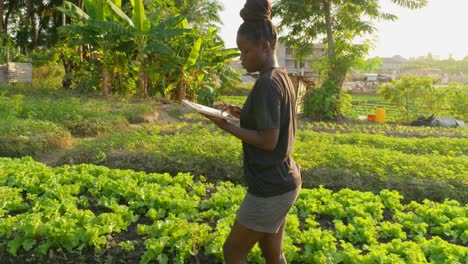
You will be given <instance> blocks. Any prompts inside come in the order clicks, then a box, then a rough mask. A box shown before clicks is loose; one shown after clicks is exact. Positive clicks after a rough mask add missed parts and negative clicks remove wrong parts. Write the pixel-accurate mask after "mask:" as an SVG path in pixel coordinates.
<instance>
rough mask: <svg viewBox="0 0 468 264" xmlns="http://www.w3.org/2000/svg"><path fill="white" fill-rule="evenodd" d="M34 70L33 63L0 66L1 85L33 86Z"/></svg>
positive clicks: (12, 63) (13, 63) (10, 63)
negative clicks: (24, 84)
mask: <svg viewBox="0 0 468 264" xmlns="http://www.w3.org/2000/svg"><path fill="white" fill-rule="evenodd" d="M32 69H33V68H32V64H31V63H20V62H9V63H7V64H5V65H0V84H4V83H7V84H8V85H10V84H12V83H30V84H32V77H33V74H32Z"/></svg>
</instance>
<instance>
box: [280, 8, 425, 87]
mask: <svg viewBox="0 0 468 264" xmlns="http://www.w3.org/2000/svg"><path fill="white" fill-rule="evenodd" d="M391 1H392V2H393V3H395V4H397V5H400V6H403V7H407V8H410V9H416V8H421V7H423V6H425V5H426V3H427V0H391ZM273 15H274V16H276V17H280V19H281V21H280V23H279V25H278V28H279V30H280V32H283V34H282V35H283V37H281V40H282V41H283V42H285V43H286V44H287V45H289V46H292V47H294V48H297V49H299V50H304V49H305V48H307V47H310V46H311V44H312V43H314V42H317V41H320V42H322V43H323V44H324V45H325V47H326V50H327V55H326V57H325V58H323V60H322V62H323V63H319V64H318V65H320V66H321V67H320V68H319V70H320V71H321V72H322V74H324V75H326V76H327V79H328V80H331V81H333V82H334V83H335V84H336V85H337V86H338V87H341V85H342V84H343V81H344V77H345V75H346V73H347V71H348V70H349V69H350V68H351V67H352V66H353V65H354V64H355V63H356V62H358V61H362V60H363V58H364V57H365V56H366V55H367V53H368V51H369V49H370V47H371V43H372V42H371V41H370V40H369V39H365V40H364V41H363V42H361V43H356V40H357V38H362V37H364V38H365V37H367V36H372V35H373V34H374V33H375V31H376V29H375V27H374V24H373V22H374V21H376V20H391V21H394V20H396V19H397V16H396V15H394V14H389V13H385V12H384V11H383V10H381V7H380V4H379V0H358V1H356V0H333V1H332V0H316V1H310V0H277V1H275V3H274V6H273ZM303 54H306V53H303Z"/></svg>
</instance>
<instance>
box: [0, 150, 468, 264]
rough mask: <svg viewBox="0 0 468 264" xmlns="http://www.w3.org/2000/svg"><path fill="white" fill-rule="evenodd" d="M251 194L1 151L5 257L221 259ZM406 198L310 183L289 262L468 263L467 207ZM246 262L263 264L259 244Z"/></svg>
mask: <svg viewBox="0 0 468 264" xmlns="http://www.w3.org/2000/svg"><path fill="white" fill-rule="evenodd" d="M25 175H27V177H25ZM245 193H246V190H245V188H243V187H242V186H239V185H234V184H232V183H230V182H219V183H217V184H211V183H207V182H205V181H204V180H203V179H201V180H200V181H195V180H193V176H191V175H190V174H185V173H178V174H174V175H170V174H167V173H164V174H159V173H149V174H147V173H143V172H135V171H131V170H112V169H108V168H105V167H100V166H94V165H88V164H82V165H75V166H68V165H67V166H63V167H55V168H52V167H48V166H45V165H43V164H41V163H37V162H35V161H33V160H32V159H31V158H23V159H9V158H0V194H2V195H0V246H2V247H3V248H5V250H4V251H2V252H0V257H2V259H10V258H15V259H22V258H24V257H25V256H27V257H28V258H29V259H30V260H33V261H37V262H43V261H44V260H45V259H47V261H52V262H54V261H59V260H60V259H62V258H63V257H67V259H72V258H69V256H73V255H75V256H76V254H78V256H81V258H83V259H85V261H88V260H89V261H91V260H92V261H103V260H104V257H103V256H104V255H105V254H103V253H101V252H118V253H122V254H121V255H122V256H123V257H125V255H127V254H133V255H132V256H133V257H134V258H133V259H132V260H133V261H135V257H136V258H139V260H140V263H150V262H158V263H191V262H192V261H194V259H204V260H207V262H206V263H218V262H221V261H222V246H223V243H224V241H225V239H226V238H227V236H228V234H229V231H230V229H231V226H232V223H233V222H234V218H235V212H236V210H237V209H238V207H239V205H240V203H241V201H242V199H243V197H244V195H245ZM401 198H402V197H401V195H400V194H399V193H398V192H396V191H389V190H383V191H382V192H380V193H379V194H373V193H370V192H359V191H354V190H350V189H346V188H345V189H342V190H340V191H337V192H333V191H331V190H329V189H325V188H323V187H318V188H314V189H306V188H304V189H302V190H301V192H300V194H299V197H298V199H297V201H296V203H295V205H294V207H293V208H292V210H291V212H290V214H289V215H288V222H287V223H288V224H287V225H286V237H285V241H284V242H285V243H284V249H285V255H286V257H287V259H288V262H291V263H376V262H383V263H413V262H414V263H426V262H427V260H429V261H431V262H434V263H447V262H446V261H447V260H449V262H450V263H463V261H464V260H466V258H467V256H468V250H467V248H466V247H465V246H464V245H465V244H466V238H467V237H466V229H467V226H466V223H467V221H466V219H467V216H468V207H467V206H466V205H463V204H461V203H460V202H457V201H454V200H449V199H447V200H445V201H444V202H442V203H436V202H433V201H429V200H426V201H423V202H422V203H417V202H411V203H407V204H403V203H401V202H400V200H401ZM130 229H132V230H135V229H136V232H134V233H132V236H133V240H127V239H128V238H127V237H128V231H129V230H130ZM116 241H121V242H120V243H116ZM143 245H144V246H143ZM92 250H94V251H95V254H94V255H93V254H92V253H91V254H90V253H84V252H92ZM104 250H106V251H104ZM53 252H60V253H61V254H58V255H56V254H54V253H53ZM208 260H211V261H208ZM247 260H248V261H249V263H263V261H264V260H263V258H262V256H261V253H260V250H259V248H258V247H257V246H256V247H255V248H254V249H253V250H252V252H251V253H250V254H249V256H248V259H247Z"/></svg>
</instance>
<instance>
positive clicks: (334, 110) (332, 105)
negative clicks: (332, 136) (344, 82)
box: [304, 80, 351, 120]
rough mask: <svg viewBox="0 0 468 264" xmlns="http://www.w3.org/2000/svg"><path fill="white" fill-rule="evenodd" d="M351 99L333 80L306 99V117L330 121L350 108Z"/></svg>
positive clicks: (312, 91)
mask: <svg viewBox="0 0 468 264" xmlns="http://www.w3.org/2000/svg"><path fill="white" fill-rule="evenodd" d="M350 101H351V97H350V96H349V95H348V94H346V93H344V92H341V89H340V88H339V87H338V86H336V85H335V83H334V82H333V81H331V80H327V81H325V82H324V83H323V84H322V86H320V87H319V88H318V89H313V90H311V92H310V93H309V94H308V95H307V96H306V98H305V99H304V115H305V116H308V117H312V118H313V119H316V120H330V119H333V118H336V117H337V116H338V115H339V114H340V113H342V112H343V111H345V109H346V108H347V107H349V106H350Z"/></svg>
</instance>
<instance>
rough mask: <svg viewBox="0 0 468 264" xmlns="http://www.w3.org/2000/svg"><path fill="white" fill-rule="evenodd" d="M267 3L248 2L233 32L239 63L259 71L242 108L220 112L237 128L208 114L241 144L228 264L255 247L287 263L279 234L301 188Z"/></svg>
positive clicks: (286, 88)
mask: <svg viewBox="0 0 468 264" xmlns="http://www.w3.org/2000/svg"><path fill="white" fill-rule="evenodd" d="M270 13H271V2H270V1H269V0H258V1H256V0H247V2H246V4H245V6H244V8H243V9H242V10H241V13H240V15H241V17H242V18H243V20H244V23H243V24H242V25H241V26H240V27H239V30H238V33H237V46H238V48H239V50H240V52H241V57H240V60H241V61H242V66H243V67H244V68H245V69H246V70H247V72H259V74H260V75H259V77H258V79H257V81H256V82H255V85H254V87H253V88H252V90H251V92H250V94H249V96H248V98H247V100H246V102H245V104H244V107H243V108H242V109H240V108H239V107H236V106H232V105H223V106H221V108H220V109H221V110H223V111H229V112H230V113H231V114H234V115H237V116H240V127H238V126H235V125H233V124H231V123H228V122H226V121H225V120H223V119H220V118H216V117H211V116H207V118H209V119H210V120H211V121H213V122H214V123H215V124H216V125H217V126H219V127H220V128H221V129H223V130H224V131H227V132H229V133H230V134H232V135H234V136H235V137H237V138H239V139H241V140H242V146H243V151H244V174H245V177H246V182H247V187H248V191H247V194H246V196H245V198H244V200H243V202H242V204H241V206H240V208H239V210H238V211H237V215H236V220H235V222H234V225H233V227H232V229H231V233H230V234H229V236H228V238H227V239H226V242H225V244H224V257H225V261H226V263H228V264H231V263H236V264H237V263H245V261H246V258H247V255H248V253H249V252H250V250H251V249H252V247H253V246H254V245H255V243H257V242H258V243H259V245H260V248H261V250H262V253H263V256H264V257H265V259H266V262H267V263H269V264H270V263H286V259H285V257H284V254H283V234H284V228H285V223H286V216H287V214H288V212H289V210H290V209H291V207H292V206H293V204H294V202H295V200H296V198H297V196H298V194H299V191H300V188H301V173H300V167H299V165H298V164H297V163H296V162H295V161H294V160H293V159H292V158H291V156H290V155H291V152H292V151H293V147H294V142H295V133H296V95H295V91H294V87H293V85H292V83H291V80H290V79H289V78H288V75H287V73H286V71H285V69H283V68H280V67H278V61H277V58H276V42H277V33H276V29H275V27H274V26H273V24H272V22H271V20H270Z"/></svg>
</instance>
